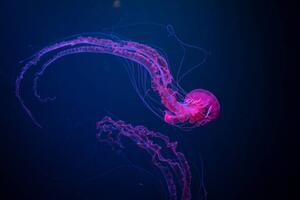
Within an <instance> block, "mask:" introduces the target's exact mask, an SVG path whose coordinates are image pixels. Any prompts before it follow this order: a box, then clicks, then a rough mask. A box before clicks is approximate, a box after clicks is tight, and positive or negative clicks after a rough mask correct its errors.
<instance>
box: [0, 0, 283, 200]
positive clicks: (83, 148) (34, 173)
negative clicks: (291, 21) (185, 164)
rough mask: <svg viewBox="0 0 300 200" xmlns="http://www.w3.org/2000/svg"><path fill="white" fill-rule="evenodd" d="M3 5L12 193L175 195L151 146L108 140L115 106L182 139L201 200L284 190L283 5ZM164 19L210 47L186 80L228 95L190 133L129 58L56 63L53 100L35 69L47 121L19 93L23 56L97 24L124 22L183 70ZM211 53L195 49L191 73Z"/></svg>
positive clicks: (49, 80)
mask: <svg viewBox="0 0 300 200" xmlns="http://www.w3.org/2000/svg"><path fill="white" fill-rule="evenodd" d="M3 9H4V11H3V12H2V14H3V17H2V20H3V22H4V23H3V24H4V25H3V26H2V27H4V29H3V32H2V34H3V36H2V37H1V39H2V47H4V48H3V50H2V55H3V57H4V59H3V64H2V66H1V68H0V69H1V71H0V79H1V80H0V83H1V101H2V103H1V106H3V108H2V109H1V112H2V114H3V117H2V118H1V123H3V132H2V131H1V132H2V133H1V134H2V135H3V137H4V139H3V140H2V141H4V145H2V147H3V150H4V151H3V153H4V156H3V158H2V162H3V163H2V164H1V165H2V166H3V169H2V173H3V176H2V177H3V180H4V183H5V187H4V190H5V191H6V194H7V195H8V197H6V198H1V197H0V198H1V199H34V200H35V199H43V200H44V199H45V200H48V199H49V200H54V199H101V200H102V199H103V200H115V199H140V200H141V199H143V200H147V199H152V200H153V199H157V200H158V199H167V192H166V185H165V182H164V179H163V177H162V176H161V175H160V173H159V171H157V170H155V168H154V167H153V166H152V165H151V162H150V157H149V156H148V155H147V154H145V153H144V152H140V149H138V148H136V147H134V145H133V144H132V145H129V147H128V149H126V150H125V151H124V152H122V153H116V152H114V151H113V150H112V149H111V148H110V146H108V145H106V144H104V143H100V142H99V141H97V139H96V129H95V122H96V121H97V120H100V119H102V117H104V116H105V115H112V116H113V117H115V118H118V119H122V120H124V121H126V122H128V123H131V124H133V125H144V126H146V127H147V128H149V129H150V130H155V131H159V132H161V133H163V134H165V135H167V136H168V137H170V138H171V140H174V141H178V142H179V145H178V150H179V151H181V152H183V153H184V154H185V155H186V157H187V159H188V160H189V162H190V165H191V167H192V174H193V179H192V181H193V185H192V195H193V198H192V199H205V198H207V199H212V200H214V199H222V200H227V199H228V200H235V199H236V200H241V199H242V200H246V199H256V200H257V199H274V198H278V199H279V198H281V197H283V196H284V192H281V190H280V189H281V186H280V184H276V183H275V182H277V181H278V175H279V174H281V173H282V171H283V169H282V168H281V167H282V165H281V164H280V163H281V162H280V159H281V157H282V154H281V153H280V148H279V144H280V141H281V140H282V138H283V137H284V135H283V133H284V131H283V130H284V129H283V127H282V121H283V119H284V116H283V109H284V106H283V86H282V81H283V78H282V76H281V73H282V72H283V70H282V65H284V62H283V61H284V56H283V55H285V50H286V49H285V46H284V45H285V44H284V42H285V41H284V21H283V18H282V10H281V7H280V4H279V3H276V2H272V1H248V0H247V1H237V0H231V1H219V0H213V1H196V0H194V1H193V0H187V1H183V0H182V1H178V0H177V1H170V0H165V1H157V0H154V1H125V0H120V4H119V5H118V3H116V2H115V3H114V1H112V0H106V1H103V0H97V1H96V0H85V1H83V0H81V1H77V0H75V1H34V0H31V1H30V0H29V1H11V2H10V3H5V4H4V6H3ZM154 23H157V24H163V25H167V24H171V25H172V26H173V27H174V29H175V31H176V34H177V36H178V37H179V38H180V39H181V40H182V41H184V42H187V43H189V44H193V45H197V46H199V47H201V48H204V49H205V50H207V51H209V52H210V54H209V56H208V58H207V60H206V61H205V62H204V63H203V64H201V65H200V66H199V67H198V68H197V69H195V70H194V71H192V72H191V73H189V74H188V75H187V76H185V77H184V79H183V80H182V83H181V86H182V87H183V88H184V89H186V90H187V91H190V90H192V89H195V88H205V89H208V90H210V91H212V92H213V93H214V94H215V95H216V96H217V97H218V99H219V101H220V104H221V115H220V117H219V118H218V119H217V120H216V121H214V122H212V123H209V124H207V125H205V126H203V127H199V128H196V129H194V130H193V131H191V132H189V133H185V132H182V131H181V130H179V129H176V128H173V127H171V126H169V125H167V124H165V123H164V122H163V121H161V120H159V119H158V118H157V117H155V116H154V115H153V113H151V112H150V111H149V110H148V109H147V108H146V107H145V106H144V104H143V103H142V101H141V100H140V99H139V97H138V95H137V94H136V92H135V91H134V90H133V88H132V85H131V83H130V80H129V78H128V74H127V72H126V70H125V67H124V66H123V64H122V62H121V61H120V59H119V58H116V57H114V56H109V55H100V54H89V55H86V54H82V55H75V56H69V57H66V58H63V59H62V60H60V61H59V62H57V63H55V64H54V65H53V66H50V68H49V70H48V71H47V72H46V73H45V75H44V76H43V78H42V79H41V83H40V91H41V93H42V94H44V95H50V96H56V97H57V99H56V100H55V101H53V102H49V103H47V104H41V103H40V102H38V101H37V100H36V99H34V98H33V95H32V89H31V83H32V82H31V80H32V78H33V75H34V70H32V71H30V72H29V73H28V76H27V77H26V78H25V84H24V85H23V87H22V95H23V96H24V99H25V101H26V102H27V103H28V104H29V105H30V107H31V108H32V111H33V113H34V115H35V116H36V117H37V118H38V119H39V121H40V123H41V124H42V125H43V126H44V128H43V129H40V128H38V127H36V126H35V125H34V124H33V123H32V121H31V120H30V118H29V117H28V116H27V115H26V113H25V112H24V110H23V109H22V107H21V105H20V103H19V102H18V101H17V99H16V98H15V96H14V87H15V85H14V84H15V83H14V81H15V79H16V77H17V75H18V73H19V71H20V69H21V67H22V64H20V63H19V61H21V60H23V59H25V58H27V57H29V56H31V55H32V54H34V53H35V52H36V51H38V50H40V49H41V48H43V47H45V46H47V45H48V44H50V43H52V42H54V41H57V40H60V41H61V40H63V39H64V38H65V37H67V36H69V35H73V34H80V33H86V32H106V33H111V32H113V33H114V34H116V35H119V36H120V37H121V38H123V39H130V40H133V41H137V42H141V43H145V44H149V45H153V46H155V47H158V48H160V49H161V50H162V51H163V52H164V53H165V54H166V55H167V56H168V59H169V61H170V63H171V66H170V70H171V71H172V73H173V74H176V72H177V71H178V66H179V62H180V58H181V56H182V55H183V54H182V49H181V48H180V45H179V43H178V41H176V40H174V38H172V37H168V33H167V32H166V29H165V28H164V27H160V26H157V25H154ZM202 58H203V53H201V52H199V51H196V50H195V49H190V48H186V56H185V59H184V61H185V62H184V65H183V71H186V70H188V69H189V67H191V66H193V65H195V64H197V63H200V62H201V60H202ZM174 76H175V75H174ZM2 86H3V90H2ZM129 161H130V162H129ZM130 163H133V164H134V165H133V166H130V165H129V164H130ZM201 163H202V164H201ZM200 171H203V173H202V174H201V173H200ZM276 177H277V178H276ZM279 182H281V183H282V184H284V181H281V180H280V181H279ZM204 187H205V189H203V188H204ZM206 193H207V196H206Z"/></svg>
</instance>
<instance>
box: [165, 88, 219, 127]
mask: <svg viewBox="0 0 300 200" xmlns="http://www.w3.org/2000/svg"><path fill="white" fill-rule="evenodd" d="M177 107H178V109H177V110H176V111H175V112H170V111H166V112H165V117H164V118H165V121H166V122H167V123H169V124H172V125H176V124H177V125H178V124H180V123H189V126H200V125H204V124H206V123H208V122H211V121H213V120H215V119H216V118H217V117H218V116H219V114H220V104H219V101H218V99H217V98H216V97H215V96H214V95H213V94H212V93H211V92H209V91H208V90H204V89H195V90H192V91H191V92H189V93H187V94H186V96H185V98H184V101H183V102H182V103H178V105H177ZM179 126H180V125H179Z"/></svg>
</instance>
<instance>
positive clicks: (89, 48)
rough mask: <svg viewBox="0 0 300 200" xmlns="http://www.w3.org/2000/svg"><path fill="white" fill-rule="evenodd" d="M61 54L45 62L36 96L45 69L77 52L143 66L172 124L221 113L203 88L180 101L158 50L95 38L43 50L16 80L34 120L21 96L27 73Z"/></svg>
mask: <svg viewBox="0 0 300 200" xmlns="http://www.w3.org/2000/svg"><path fill="white" fill-rule="evenodd" d="M53 51H58V52H57V53H56V54H55V55H54V56H53V57H52V58H51V59H49V60H48V61H47V62H45V63H44V65H43V66H42V68H41V70H40V71H39V72H38V73H37V74H36V77H35V83H34V91H35V95H36V96H37V97H38V98H40V96H39V95H38V93H37V91H36V84H37V80H38V78H39V77H40V76H41V75H42V74H43V73H44V71H45V70H46V68H47V67H48V66H49V65H50V64H51V63H53V62H54V61H55V60H57V59H59V58H61V57H63V56H66V55H70V54H76V53H84V52H91V53H106V54H112V55H116V56H119V57H123V58H126V59H129V60H132V61H134V62H137V63H139V64H140V65H142V66H144V67H145V69H146V70H147V71H148V72H149V74H150V76H151V78H152V88H153V90H154V91H156V92H157V93H158V94H159V96H160V97H161V102H162V103H163V104H164V105H165V107H166V108H167V110H166V111H165V114H164V115H165V116H164V120H165V122H167V123H169V124H173V125H175V124H177V123H190V124H191V125H192V126H199V125H203V124H205V123H207V122H209V121H212V120H214V119H215V118H216V117H217V116H218V115H219V111H220V105H219V103H218V100H217V98H216V97H215V96H214V95H212V94H211V93H210V92H208V91H206V90H203V89H196V90H193V91H191V92H190V93H187V94H186V97H185V100H184V101H183V102H180V101H179V100H177V95H181V96H184V95H185V94H178V91H176V90H174V89H172V87H171V86H172V82H173V81H174V80H173V77H172V75H171V73H170V71H169V68H168V63H167V61H166V60H165V58H164V57H163V56H162V55H161V54H159V53H158V52H157V51H156V50H155V49H153V48H151V47H149V46H147V45H144V44H140V43H137V42H131V41H122V40H117V41H114V40H112V39H103V38H96V37H78V38H75V39H71V40H68V41H63V42H60V43H55V44H53V45H51V46H48V47H46V48H44V49H42V50H40V51H39V52H38V53H37V54H35V56H34V57H33V59H32V60H30V61H29V62H28V63H27V64H26V65H25V66H24V67H23V68H22V71H21V73H20V75H19V76H18V78H17V80H16V96H17V97H18V98H19V100H20V102H21V103H22V106H23V107H24V109H25V110H26V112H27V113H28V114H29V116H30V117H31V118H32V119H33V121H34V122H35V123H36V124H37V125H39V124H38V123H37V121H36V120H35V119H34V118H33V116H32V114H31V112H30V110H29V109H28V108H27V107H26V106H25V104H24V102H23V100H22V98H21V97H20V83H21V80H22V79H23V76H24V74H25V73H26V71H27V70H28V69H29V68H30V67H31V66H32V65H36V64H37V62H38V61H39V60H40V58H41V57H42V56H44V55H45V54H47V53H50V52H53Z"/></svg>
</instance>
